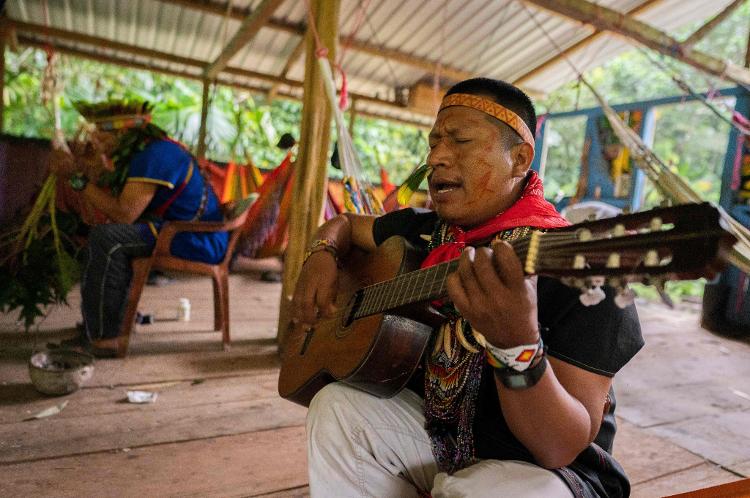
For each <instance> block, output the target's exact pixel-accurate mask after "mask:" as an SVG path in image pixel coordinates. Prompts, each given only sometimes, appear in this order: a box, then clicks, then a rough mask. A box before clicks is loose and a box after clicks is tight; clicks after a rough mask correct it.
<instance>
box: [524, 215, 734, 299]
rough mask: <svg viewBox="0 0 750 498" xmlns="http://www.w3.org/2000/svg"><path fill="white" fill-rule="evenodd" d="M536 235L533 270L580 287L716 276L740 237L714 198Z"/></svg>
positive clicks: (530, 253) (529, 255) (532, 253)
mask: <svg viewBox="0 0 750 498" xmlns="http://www.w3.org/2000/svg"><path fill="white" fill-rule="evenodd" d="M533 238H534V237H532V242H531V244H534V242H533ZM536 238H537V241H536V245H537V247H536V248H534V250H531V248H530V250H529V251H528V256H527V260H526V267H527V272H528V269H529V268H533V270H534V272H535V273H538V274H542V275H549V276H554V277H559V278H561V279H562V280H563V282H565V283H566V284H568V285H571V286H574V287H579V288H586V287H591V286H592V283H593V285H601V284H602V283H604V282H605V281H606V282H608V283H609V284H610V285H613V286H615V287H624V285H625V284H627V283H629V282H643V283H646V284H652V283H657V284H658V283H661V282H663V281H665V280H689V279H695V278H700V277H709V278H710V277H711V276H713V275H714V274H715V273H716V272H718V271H719V270H721V269H722V267H723V261H722V256H723V252H724V251H726V250H728V249H729V248H731V246H732V245H733V244H734V242H735V241H736V239H735V238H734V237H733V236H732V235H731V234H730V233H729V232H727V231H726V230H724V228H723V227H722V221H721V218H720V214H719V211H718V210H717V209H716V208H715V207H714V206H712V205H711V204H709V203H702V204H684V205H679V206H673V207H668V208H658V209H653V210H650V211H644V212H640V213H635V214H628V215H621V216H617V217H615V218H607V219H602V220H596V221H589V222H585V223H580V224H578V225H573V226H570V227H566V228H564V229H558V230H551V231H549V232H546V233H542V234H537V236H536ZM532 256H533V259H534V261H533V263H532V265H531V266H530V265H529V263H530V261H529V259H528V258H529V257H532Z"/></svg>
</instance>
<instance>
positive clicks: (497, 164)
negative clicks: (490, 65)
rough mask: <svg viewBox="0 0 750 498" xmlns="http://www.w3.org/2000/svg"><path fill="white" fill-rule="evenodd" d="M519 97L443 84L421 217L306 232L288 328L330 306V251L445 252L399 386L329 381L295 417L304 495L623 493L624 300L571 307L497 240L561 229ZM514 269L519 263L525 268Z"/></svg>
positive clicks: (629, 312) (531, 119)
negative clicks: (413, 362) (618, 394)
mask: <svg viewBox="0 0 750 498" xmlns="http://www.w3.org/2000/svg"><path fill="white" fill-rule="evenodd" d="M535 129H536V116H535V112H534V108H533V105H532V103H531V101H530V99H529V98H528V97H527V96H526V95H525V94H524V93H523V92H522V91H521V90H519V89H518V88H516V87H514V86H512V85H510V84H508V83H505V82H502V81H498V80H490V79H485V78H476V79H471V80H467V81H463V82H461V83H458V84H457V85H455V86H454V87H452V88H451V89H450V90H449V91H448V93H447V95H446V97H445V98H444V99H443V102H442V105H441V107H440V111H439V113H438V115H437V119H436V121H435V124H434V126H433V128H432V131H431V132H430V136H429V144H430V152H429V156H428V160H427V166H429V167H430V168H431V172H430V176H429V191H430V196H431V198H432V201H433V205H434V211H418V210H415V209H404V210H401V211H396V212H392V213H389V214H386V215H384V216H381V217H378V218H376V217H372V216H361V215H352V214H345V215H340V216H338V217H336V218H333V219H331V220H330V221H328V222H327V223H325V224H324V225H323V226H321V227H320V229H319V231H318V233H317V237H316V238H317V240H316V241H315V242H313V244H312V246H311V248H310V252H309V253H308V257H307V259H306V261H305V263H304V265H303V268H302V272H301V275H300V278H299V281H298V284H297V288H296V291H295V296H294V304H293V313H294V320H295V321H296V322H297V323H300V324H303V325H305V326H308V327H313V326H314V325H315V324H316V322H317V321H318V320H320V319H321V318H323V317H326V316H330V315H332V314H334V313H335V312H336V309H335V306H334V298H335V296H336V291H337V273H338V268H337V258H342V257H343V256H345V255H346V254H347V253H349V251H350V250H351V249H353V248H355V247H356V248H360V249H364V250H367V251H372V250H374V249H375V248H376V247H377V246H378V245H380V244H381V243H382V242H384V241H385V240H386V239H387V238H389V237H391V236H394V235H400V236H402V237H405V238H406V239H407V240H408V241H409V242H411V243H412V244H413V245H415V246H417V247H418V248H421V249H422V250H424V251H425V253H426V254H427V257H426V259H425V261H424V262H423V263H422V267H427V266H431V265H435V264H438V263H441V262H443V261H447V260H450V259H453V258H456V257H459V256H460V262H459V265H458V269H457V271H455V272H454V273H452V274H451V275H450V276H449V277H448V279H447V291H448V299H445V300H443V301H441V302H435V303H433V304H434V306H435V307H437V308H438V309H439V310H440V311H441V312H442V313H443V314H444V315H445V316H447V317H448V319H447V321H446V322H445V323H444V324H443V325H442V326H441V327H440V328H439V329H437V330H436V331H435V333H434V334H433V335H432V339H431V342H430V343H429V345H428V346H427V349H426V351H425V353H424V355H423V359H422V366H421V368H419V369H418V371H417V372H416V373H415V374H414V375H413V376H412V379H411V381H410V382H409V386H408V389H404V390H402V391H401V392H399V393H398V394H397V395H396V396H394V397H392V398H390V399H380V398H377V397H375V396H373V395H371V394H368V393H366V392H363V391H360V390H356V389H354V388H352V387H349V386H347V385H345V384H343V383H340V382H337V383H332V384H329V385H327V386H326V387H324V388H323V389H322V390H320V391H319V392H318V393H317V395H316V396H315V397H314V398H313V400H312V402H311V403H310V410H309V413H308V418H307V437H308V458H309V472H310V491H311V494H312V496H320V497H330V496H375V497H396V496H398V497H400V496H429V495H431V496H433V497H438V496H451V497H455V496H471V497H480V496H495V497H496V496H512V497H526V496H528V497H539V496H544V497H551V496H566V497H569V496H576V497H594V496H627V495H628V494H629V492H630V486H629V483H628V480H627V478H626V476H625V475H624V473H623V471H622V468H621V467H620V466H619V464H618V463H617V462H616V461H615V460H614V459H613V458H612V456H611V451H612V443H613V439H614V432H615V420H614V414H613V411H614V394H613V392H612V380H613V377H614V375H615V373H616V372H617V371H618V370H619V369H620V368H622V367H623V366H624V365H625V364H626V363H627V362H628V361H629V360H630V359H631V358H632V357H633V356H634V355H635V354H636V353H637V352H638V350H639V349H640V348H641V347H642V345H643V339H642V337H641V332H640V326H639V323H638V318H637V314H636V311H635V308H634V306H633V305H630V306H627V307H625V308H624V309H621V308H619V307H617V306H616V305H615V304H614V303H613V299H612V295H613V291H612V289H610V288H605V292H606V296H607V297H606V298H605V299H604V300H603V301H602V302H600V303H599V304H597V305H595V306H589V307H586V306H583V305H582V304H581V302H580V301H579V293H578V291H577V290H576V289H572V288H569V287H566V286H564V285H563V284H561V283H560V282H559V281H558V280H555V279H552V278H547V277H541V276H540V277H526V276H525V274H524V268H523V266H522V263H521V262H520V261H519V259H518V258H517V257H516V254H515V253H514V251H513V249H512V247H511V245H510V244H509V243H508V241H510V240H513V239H517V238H518V237H522V236H525V235H526V234H528V232H529V229H530V228H536V229H551V228H559V227H563V226H566V225H567V222H566V221H565V220H564V219H563V218H562V217H560V216H559V215H558V214H557V212H556V211H555V210H554V208H553V207H552V206H551V205H550V204H549V203H547V202H546V201H545V200H544V198H543V190H542V184H541V181H540V179H539V178H538V177H537V176H536V174H535V173H534V172H533V171H530V165H531V162H532V159H533V157H534V133H535ZM527 273H528V272H527Z"/></svg>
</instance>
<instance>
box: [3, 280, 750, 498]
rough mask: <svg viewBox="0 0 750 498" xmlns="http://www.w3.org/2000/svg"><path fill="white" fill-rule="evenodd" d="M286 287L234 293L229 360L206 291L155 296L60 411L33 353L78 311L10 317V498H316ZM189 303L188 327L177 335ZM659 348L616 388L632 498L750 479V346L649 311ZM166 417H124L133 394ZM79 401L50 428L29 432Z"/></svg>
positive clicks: (678, 316) (62, 333)
mask: <svg viewBox="0 0 750 498" xmlns="http://www.w3.org/2000/svg"><path fill="white" fill-rule="evenodd" d="M279 292H280V285H279V284H277V283H266V282H261V281H260V280H259V279H258V273H257V272H255V271H251V270H247V271H245V272H242V273H238V274H234V275H232V277H231V282H230V299H231V320H232V322H231V323H232V337H233V341H232V342H233V346H232V349H231V351H228V352H225V351H223V350H222V348H221V345H220V336H219V334H218V333H214V332H208V331H209V330H210V329H211V326H212V320H213V316H212V306H213V305H212V292H211V284H210V281H209V280H208V279H202V278H180V279H176V280H175V281H173V282H172V283H171V284H170V285H167V286H164V287H147V288H146V289H145V293H144V297H143V299H142V302H141V310H142V311H143V312H149V313H154V314H155V315H156V317H157V319H158V320H159V321H157V323H155V324H153V325H148V326H141V327H139V329H138V333H137V334H136V335H135V336H134V337H133V341H132V347H131V353H130V356H128V358H126V359H125V360H99V361H97V364H96V368H95V374H94V377H93V379H92V380H91V382H90V383H89V384H88V385H87V386H86V387H85V388H84V389H81V390H80V391H78V392H76V393H73V394H71V395H68V396H64V397H58V398H54V397H46V396H43V395H41V394H38V393H37V392H36V391H35V390H34V389H33V387H32V386H31V384H30V382H29V378H28V373H27V360H28V357H29V355H30V353H31V351H32V350H33V349H34V348H38V347H41V346H43V345H44V344H45V343H46V342H48V341H57V340H59V339H61V338H64V337H68V336H71V335H72V334H73V326H74V324H75V322H76V320H77V318H78V313H77V308H78V305H79V303H78V300H77V299H78V298H77V293H76V292H74V293H73V294H72V295H71V299H70V307H59V308H55V309H54V310H52V312H51V313H50V314H49V316H48V318H47V319H46V320H45V321H44V322H43V323H42V324H41V326H40V327H39V329H38V330H37V331H35V332H34V333H32V334H29V335H26V334H23V332H22V331H19V329H18V327H17V325H16V324H15V322H14V319H13V318H14V317H11V316H0V472H1V473H2V475H3V479H1V480H0V496H71V497H72V496H76V497H80V496H139V497H143V496H201V497H202V496H264V497H292V496H307V487H306V485H307V476H306V471H305V469H306V455H305V444H304V417H305V410H304V409H303V408H302V407H299V406H297V405H294V404H292V403H289V402H286V401H284V400H282V399H280V398H279V397H278V396H277V394H276V379H277V375H278V358H277V356H276V345H275V341H274V338H275V334H276V316H277V312H278V311H277V310H278V300H279ZM180 297H187V298H189V299H190V301H191V303H192V320H191V321H190V322H189V323H178V322H175V321H173V319H174V317H175V316H176V310H177V304H178V300H179V298H180ZM639 311H640V314H641V316H642V321H643V325H644V334H645V336H646V339H647V346H646V347H645V349H644V350H643V351H642V352H641V353H640V354H639V355H638V357H636V359H635V360H634V361H633V362H632V363H631V364H630V365H628V366H627V367H626V368H625V369H624V370H623V371H622V372H621V374H620V375H618V378H617V386H616V387H617V392H618V414H619V417H620V420H619V421H620V432H619V434H618V439H617V441H616V445H615V453H616V456H617V457H618V459H619V460H620V462H621V463H622V464H623V466H624V467H625V469H626V471H627V472H628V474H629V475H630V477H631V480H632V482H633V485H634V487H633V496H638V497H651V496H662V495H666V494H673V493H678V492H683V491H687V490H691V489H696V488H699V487H705V486H709V485H714V484H720V483H725V482H730V481H733V480H737V479H741V478H742V477H743V476H747V475H748V474H750V395H748V393H750V345H748V344H747V343H744V342H737V341H730V340H727V339H724V338H720V337H717V336H714V335H711V334H709V333H708V332H706V331H703V330H702V329H700V327H699V326H698V315H697V310H696V309H695V307H692V308H687V309H682V310H678V311H670V310H666V309H665V308H663V307H661V306H659V305H654V304H642V305H641V306H640V309H639ZM135 388H138V389H144V390H150V391H157V392H158V393H159V396H158V398H157V400H156V402H155V403H153V404H149V405H133V404H129V403H127V402H125V401H124V400H125V398H126V393H127V391H128V390H129V389H135ZM65 400H67V401H68V404H67V406H66V407H65V409H64V410H63V411H62V412H61V413H59V414H57V415H55V416H53V417H50V418H46V419H42V420H33V421H24V419H26V418H29V417H30V416H32V415H33V414H35V413H37V412H39V411H40V410H42V409H44V408H47V407H49V406H53V405H56V404H59V403H61V402H62V401H65Z"/></svg>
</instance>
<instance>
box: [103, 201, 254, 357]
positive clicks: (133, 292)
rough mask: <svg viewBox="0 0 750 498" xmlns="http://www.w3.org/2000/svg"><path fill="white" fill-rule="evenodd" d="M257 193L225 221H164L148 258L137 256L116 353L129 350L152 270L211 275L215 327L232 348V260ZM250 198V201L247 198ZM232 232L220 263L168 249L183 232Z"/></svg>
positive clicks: (224, 343) (121, 353)
mask: <svg viewBox="0 0 750 498" xmlns="http://www.w3.org/2000/svg"><path fill="white" fill-rule="evenodd" d="M255 198H256V197H253V198H252V199H248V200H246V201H245V202H244V204H242V208H243V209H242V211H241V213H240V214H239V215H237V216H235V217H233V218H232V219H230V220H228V221H224V222H209V221H195V222H193V221H167V222H165V223H164V225H162V228H161V231H160V232H159V236H158V238H157V239H156V245H155V247H154V252H153V253H152V254H151V256H149V257H147V258H134V259H133V262H132V265H133V278H132V280H131V283H130V292H129V294H128V303H127V306H126V308H125V316H124V317H123V321H122V326H121V328H120V334H119V336H118V339H119V340H118V344H117V356H118V357H119V358H124V357H125V356H126V355H127V353H128V344H129V342H130V333H131V331H132V330H133V324H134V323H135V316H136V312H137V310H138V301H140V299H141V293H142V291H143V286H144V285H145V284H146V279H147V278H148V274H149V272H150V271H151V270H169V271H178V272H186V273H196V274H200V275H208V276H210V277H211V278H212V280H213V287H214V330H217V331H220V332H221V340H222V343H223V345H224V350H228V349H229V341H230V339H229V263H230V262H231V260H232V253H233V251H234V247H235V245H237V240H238V239H239V236H240V232H241V231H242V230H241V229H242V226H243V225H244V224H245V220H247V215H248V211H249V207H250V205H251V204H252V202H253V201H254V200H255ZM247 201H249V202H247ZM241 202H243V201H241ZM223 231H227V232H229V244H228V245H227V252H226V254H225V255H224V259H223V260H221V261H220V262H219V263H217V264H208V263H202V262H200V261H190V260H187V259H182V258H178V257H176V256H173V255H171V254H170V252H169V248H170V246H171V245H172V239H174V237H175V235H177V234H178V233H180V232H223Z"/></svg>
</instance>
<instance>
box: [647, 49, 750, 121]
mask: <svg viewBox="0 0 750 498" xmlns="http://www.w3.org/2000/svg"><path fill="white" fill-rule="evenodd" d="M637 48H638V50H639V51H640V52H641V53H642V54H643V55H644V57H646V59H648V61H649V62H651V64H653V65H654V66H655V67H656V68H658V69H659V70H660V71H662V72H663V73H664V74H666V75H667V76H669V78H670V79H671V80H672V81H673V82H674V84H675V85H677V87H678V88H679V89H680V90H682V91H683V92H685V93H686V94H687V95H690V96H691V97H694V98H695V99H697V100H698V102H700V103H701V104H703V105H704V106H706V107H707V108H708V109H709V110H710V111H711V112H713V113H714V114H715V115H716V116H717V117H718V118H719V119H721V120H722V121H724V122H725V123H727V124H728V125H729V126H732V127H733V128H736V129H737V131H739V132H740V133H742V134H743V135H750V126H748V119H747V118H746V117H745V116H743V115H742V114H741V113H740V112H739V111H737V110H736V109H731V108H729V106H727V105H726V103H722V105H723V107H724V108H725V109H728V110H729V112H730V113H731V114H732V118H731V119H730V118H727V117H726V116H725V115H724V114H722V113H721V112H720V111H719V110H718V109H717V108H716V106H715V105H714V104H713V103H712V102H710V99H711V97H705V96H703V95H702V94H701V93H698V92H696V91H695V90H694V89H693V88H692V87H691V86H690V85H689V84H688V82H687V81H685V80H684V79H683V78H682V77H681V76H679V75H678V74H677V72H676V71H674V70H670V69H669V68H667V67H666V66H665V65H664V64H662V63H661V62H660V61H658V60H657V59H655V58H653V57H652V56H651V54H649V53H648V52H647V51H646V50H645V49H643V48H642V47H637ZM743 88H745V89H746V90H748V91H750V88H748V87H746V86H744V85H743ZM714 94H715V92H713V91H712V92H709V95H710V96H713V95H714Z"/></svg>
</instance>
